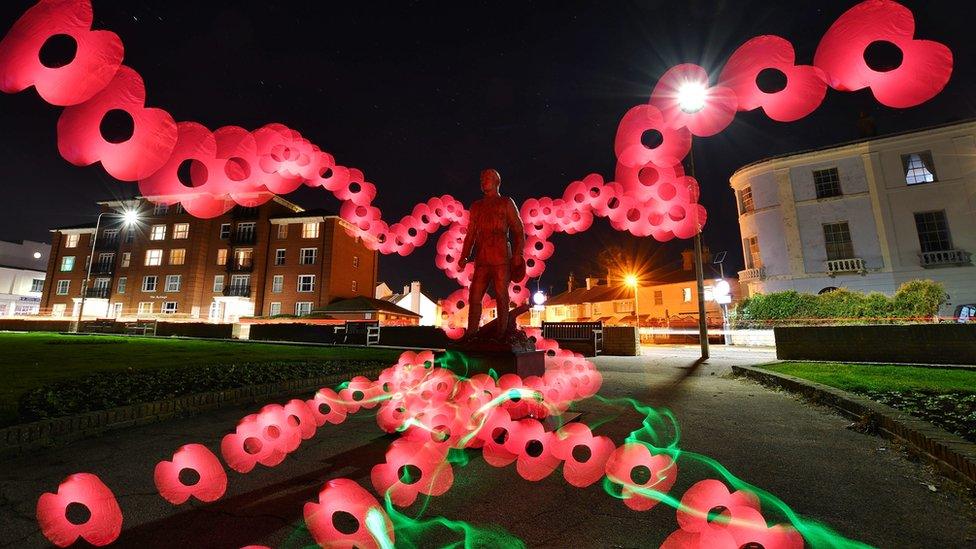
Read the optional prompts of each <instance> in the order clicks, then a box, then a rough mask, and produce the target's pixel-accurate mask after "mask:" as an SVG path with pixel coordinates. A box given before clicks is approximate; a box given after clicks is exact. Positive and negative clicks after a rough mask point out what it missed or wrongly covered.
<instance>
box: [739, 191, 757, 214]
mask: <svg viewBox="0 0 976 549" xmlns="http://www.w3.org/2000/svg"><path fill="white" fill-rule="evenodd" d="M739 207H740V208H741V210H742V213H749V212H751V211H754V210H755V209H756V204H755V202H753V200H752V187H746V188H744V189H742V191H741V192H740V193H739Z"/></svg>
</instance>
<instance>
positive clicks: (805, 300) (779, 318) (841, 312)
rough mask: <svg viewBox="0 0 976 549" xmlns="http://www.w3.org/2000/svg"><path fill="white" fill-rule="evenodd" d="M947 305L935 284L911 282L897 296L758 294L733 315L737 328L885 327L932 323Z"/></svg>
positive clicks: (840, 292) (838, 292)
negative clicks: (826, 324) (823, 323)
mask: <svg viewBox="0 0 976 549" xmlns="http://www.w3.org/2000/svg"><path fill="white" fill-rule="evenodd" d="M943 303H945V288H944V287H943V286H942V284H941V283H938V282H934V281H932V280H912V281H909V282H906V283H904V284H902V285H901V286H900V287H899V288H898V291H897V292H895V295H894V296H890V297H889V296H887V295H885V294H883V293H880V292H871V293H869V294H864V293H861V292H855V291H851V290H847V289H843V288H841V289H838V290H834V291H831V292H827V293H824V294H820V295H815V294H804V293H799V292H796V291H794V290H788V291H785V292H776V293H772V294H765V295H764V294H757V295H754V296H752V297H749V298H747V299H745V300H743V301H742V302H741V303H739V305H738V306H737V307H736V309H735V311H733V313H732V318H731V321H732V324H733V326H734V327H736V328H748V327H761V326H767V325H769V324H778V325H785V324H790V323H804V324H805V323H809V322H810V321H817V320H830V321H832V322H831V323H866V322H871V323H886V322H900V321H916V322H917V321H920V320H922V321H927V320H932V319H934V318H935V316H936V315H937V314H938V312H939V307H940V306H941V305H942V304H943Z"/></svg>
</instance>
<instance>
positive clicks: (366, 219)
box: [339, 200, 388, 238]
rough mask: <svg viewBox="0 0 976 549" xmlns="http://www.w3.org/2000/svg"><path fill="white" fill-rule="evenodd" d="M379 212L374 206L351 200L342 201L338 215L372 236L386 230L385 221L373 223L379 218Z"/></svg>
mask: <svg viewBox="0 0 976 549" xmlns="http://www.w3.org/2000/svg"><path fill="white" fill-rule="evenodd" d="M379 213H380V212H379V210H378V209H376V208H374V207H371V206H360V205H359V204H356V203H355V202H353V201H351V200H349V201H346V202H343V203H342V206H340V208H339V216H340V217H342V218H343V219H345V220H346V221H348V222H349V223H352V224H353V225H355V226H356V227H358V228H359V229H360V230H363V231H366V232H368V233H369V234H370V235H371V236H373V237H374V238H375V237H377V236H379V234H381V233H385V232H386V231H387V230H388V228H387V227H385V225H386V224H385V223H382V222H381V224H376V225H374V222H375V221H378V220H379Z"/></svg>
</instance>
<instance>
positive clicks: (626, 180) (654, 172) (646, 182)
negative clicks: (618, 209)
mask: <svg viewBox="0 0 976 549" xmlns="http://www.w3.org/2000/svg"><path fill="white" fill-rule="evenodd" d="M684 175H685V170H684V168H683V167H682V166H681V164H675V165H673V166H658V165H657V164H654V163H653V162H649V163H647V164H644V165H643V166H624V165H623V164H621V163H619V162H618V163H617V171H616V174H615V175H614V180H615V181H616V182H617V183H620V185H621V186H622V187H623V190H624V194H625V195H627V196H630V197H633V198H634V199H636V200H637V201H638V202H646V201H648V200H651V199H656V198H658V193H657V187H658V185H661V184H665V183H674V182H675V181H677V180H678V179H679V178H681V177H683V176H684Z"/></svg>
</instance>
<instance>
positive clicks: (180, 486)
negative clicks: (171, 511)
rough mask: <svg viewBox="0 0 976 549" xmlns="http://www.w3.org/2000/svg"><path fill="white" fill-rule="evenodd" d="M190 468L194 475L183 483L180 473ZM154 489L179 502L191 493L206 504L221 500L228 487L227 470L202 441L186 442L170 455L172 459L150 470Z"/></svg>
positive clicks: (164, 497) (177, 503) (184, 500)
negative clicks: (200, 442) (199, 442)
mask: <svg viewBox="0 0 976 549" xmlns="http://www.w3.org/2000/svg"><path fill="white" fill-rule="evenodd" d="M186 469H189V470H192V471H193V472H194V473H195V474H196V478H195V479H193V481H192V482H190V481H189V480H188V481H187V482H188V484H184V482H183V480H182V479H181V478H180V476H181V473H182V472H183V471H184V470H186ZM153 481H155V483H156V489H157V490H159V495H160V496H162V498H163V499H165V500H166V501H168V502H170V503H172V504H173V505H182V504H183V503H185V502H186V500H188V499H190V496H193V497H195V498H197V499H198V500H200V501H202V502H205V503H209V502H211V501H217V500H218V499H220V498H221V497H222V496H223V495H224V492H225V491H226V490H227V473H226V472H225V471H224V467H223V465H221V464H220V460H219V459H217V456H215V455H214V454H213V452H211V451H210V450H209V449H208V448H207V447H206V446H204V445H202V444H186V445H184V446H181V447H180V449H179V450H177V451H176V453H174V454H173V460H172V461H160V462H159V463H157V464H156V469H155V471H154V473H153Z"/></svg>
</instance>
